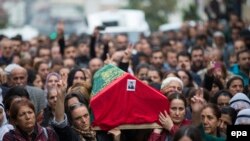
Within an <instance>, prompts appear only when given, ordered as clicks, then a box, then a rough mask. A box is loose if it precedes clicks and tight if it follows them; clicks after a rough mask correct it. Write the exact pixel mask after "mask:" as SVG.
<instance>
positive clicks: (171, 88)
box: [161, 77, 183, 97]
mask: <svg viewBox="0 0 250 141" xmlns="http://www.w3.org/2000/svg"><path fill="white" fill-rule="evenodd" d="M182 90H183V82H182V81H181V79H179V78H177V77H167V78H166V79H164V80H163V81H162V84H161V92H162V93H163V94H164V95H165V96H166V97H168V96H169V95H171V94H172V93H173V92H179V93H182Z"/></svg>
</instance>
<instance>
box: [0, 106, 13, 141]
mask: <svg viewBox="0 0 250 141" xmlns="http://www.w3.org/2000/svg"><path fill="white" fill-rule="evenodd" d="M0 109H2V110H3V122H2V123H0V141H2V140H3V136H4V135H5V133H7V132H9V131H10V130H13V129H14V127H13V126H12V125H11V124H8V120H7V118H6V114H5V110H4V105H3V103H0Z"/></svg>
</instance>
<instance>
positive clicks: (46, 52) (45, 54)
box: [39, 49, 50, 62]
mask: <svg viewBox="0 0 250 141" xmlns="http://www.w3.org/2000/svg"><path fill="white" fill-rule="evenodd" d="M39 57H41V58H42V60H44V61H45V62H49V60H50V50H49V49H41V50H40V51H39Z"/></svg>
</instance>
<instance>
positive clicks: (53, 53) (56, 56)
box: [51, 46, 62, 59]
mask: <svg viewBox="0 0 250 141" xmlns="http://www.w3.org/2000/svg"><path fill="white" fill-rule="evenodd" d="M51 57H52V59H62V55H61V53H60V48H59V47H58V46H54V47H52V48H51Z"/></svg>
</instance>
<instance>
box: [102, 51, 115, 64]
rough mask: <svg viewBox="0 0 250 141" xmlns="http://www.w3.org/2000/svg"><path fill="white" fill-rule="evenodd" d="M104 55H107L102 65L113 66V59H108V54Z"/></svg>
mask: <svg viewBox="0 0 250 141" xmlns="http://www.w3.org/2000/svg"><path fill="white" fill-rule="evenodd" d="M106 55H107V58H106V60H105V61H104V64H105V65H107V64H113V65H115V62H114V61H113V58H112V57H110V55H109V54H108V53H107V54H106Z"/></svg>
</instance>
